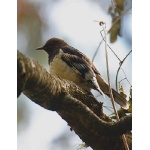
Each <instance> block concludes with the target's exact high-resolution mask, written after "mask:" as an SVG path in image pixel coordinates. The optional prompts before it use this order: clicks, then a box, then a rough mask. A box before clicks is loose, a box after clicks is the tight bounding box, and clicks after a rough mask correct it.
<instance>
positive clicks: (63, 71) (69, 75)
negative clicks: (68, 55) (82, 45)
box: [50, 50, 90, 90]
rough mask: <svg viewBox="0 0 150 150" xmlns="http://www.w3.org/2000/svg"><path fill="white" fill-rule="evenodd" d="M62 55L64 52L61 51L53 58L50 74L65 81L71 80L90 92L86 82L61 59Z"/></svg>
mask: <svg viewBox="0 0 150 150" xmlns="http://www.w3.org/2000/svg"><path fill="white" fill-rule="evenodd" d="M61 55H62V50H60V52H59V53H58V54H57V55H56V56H55V57H54V58H53V61H52V62H51V63H50V73H51V74H53V75H57V76H59V77H61V78H63V79H67V80H70V81H72V82H74V83H76V84H77V85H78V86H80V87H83V86H85V87H86V88H87V90H90V87H89V85H88V84H87V83H86V82H85V80H84V79H83V78H82V77H81V76H80V75H79V74H78V73H77V72H76V71H75V70H74V69H73V68H72V67H70V66H69V65H67V64H66V62H64V61H63V60H62V59H61ZM84 89H85V88H84Z"/></svg>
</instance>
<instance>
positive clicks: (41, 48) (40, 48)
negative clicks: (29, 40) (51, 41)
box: [36, 46, 44, 50]
mask: <svg viewBox="0 0 150 150" xmlns="http://www.w3.org/2000/svg"><path fill="white" fill-rule="evenodd" d="M36 50H44V48H43V46H42V47H39V48H37V49H36Z"/></svg>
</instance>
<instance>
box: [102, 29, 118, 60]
mask: <svg viewBox="0 0 150 150" xmlns="http://www.w3.org/2000/svg"><path fill="white" fill-rule="evenodd" d="M100 34H101V36H102V38H103V40H104V42H105V39H104V37H103V34H102V31H101V32H100ZM107 46H108V47H109V49H110V50H111V51H112V52H113V54H114V55H115V56H116V58H117V59H118V60H119V61H121V59H120V58H119V57H118V56H117V54H116V53H115V52H114V51H113V49H112V48H111V47H110V46H109V45H108V44H107Z"/></svg>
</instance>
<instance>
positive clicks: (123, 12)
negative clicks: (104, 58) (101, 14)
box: [92, 1, 132, 62]
mask: <svg viewBox="0 0 150 150" xmlns="http://www.w3.org/2000/svg"><path fill="white" fill-rule="evenodd" d="M111 2H112V1H111ZM112 4H113V2H112ZM113 6H114V4H113ZM114 7H115V6H114ZM131 8H132V7H130V8H128V9H127V10H125V11H122V13H121V15H120V16H118V17H117V18H116V20H115V21H114V23H113V25H112V26H111V28H110V29H109V30H108V31H107V34H108V33H109V32H110V30H111V29H112V28H113V26H114V25H115V24H116V23H117V22H118V21H119V20H120V18H121V17H122V16H123V15H125V14H127V12H128V11H129V10H130V9H131ZM115 9H118V8H116V7H115ZM94 22H99V21H97V20H94ZM101 35H102V34H101ZM102 37H103V36H102ZM103 41H105V39H104V38H103V40H102V41H100V42H99V45H98V47H97V49H96V51H95V53H94V56H93V58H92V62H93V61H94V59H95V57H96V54H97V53H98V50H99V48H100V46H101V44H102V43H103ZM107 46H108V47H109V48H110V50H111V51H112V52H113V53H114V55H115V56H116V57H117V59H118V60H119V61H121V60H120V58H119V57H118V56H117V55H116V53H115V52H114V51H113V50H112V48H111V47H110V46H109V45H108V44H107Z"/></svg>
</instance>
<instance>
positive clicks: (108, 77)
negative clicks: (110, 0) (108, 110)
mask: <svg viewBox="0 0 150 150" xmlns="http://www.w3.org/2000/svg"><path fill="white" fill-rule="evenodd" d="M99 24H100V25H101V26H102V28H103V31H104V35H105V56H106V66H107V79H108V85H109V93H110V98H111V102H112V106H113V109H114V112H115V115H116V118H117V121H119V116H118V113H117V110H116V108H115V102H114V98H113V94H112V89H111V85H110V74H109V64H108V52H107V38H106V30H105V28H104V27H103V25H104V24H105V23H104V22H100V23H99ZM105 25H106V24H105Z"/></svg>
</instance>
